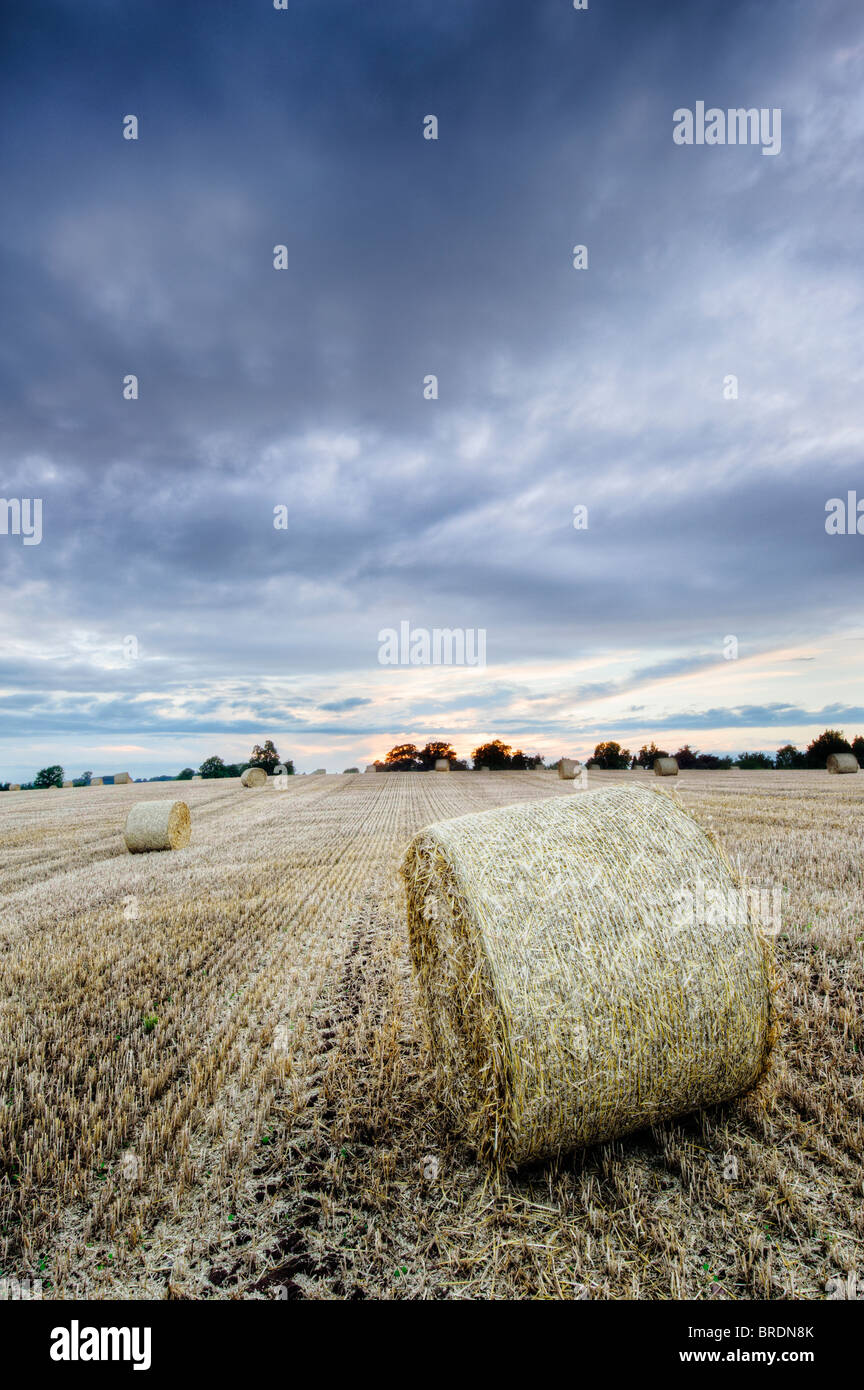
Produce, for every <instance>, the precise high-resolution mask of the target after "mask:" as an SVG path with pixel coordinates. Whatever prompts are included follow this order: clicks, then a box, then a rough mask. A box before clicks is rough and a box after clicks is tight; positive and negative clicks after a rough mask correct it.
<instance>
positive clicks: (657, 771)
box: [654, 758, 678, 777]
mask: <svg viewBox="0 0 864 1390" xmlns="http://www.w3.org/2000/svg"><path fill="white" fill-rule="evenodd" d="M654 776H655V777H677V776H678V760H677V758H655V759H654Z"/></svg>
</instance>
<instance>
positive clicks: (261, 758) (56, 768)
mask: <svg viewBox="0 0 864 1390" xmlns="http://www.w3.org/2000/svg"><path fill="white" fill-rule="evenodd" d="M247 767H261V768H263V769H264V771H265V772H266V773H267V775H268V776H269V777H272V776H273V773H274V772H275V770H276V768H277V767H283V768H284V769H285V771H286V773H287V774H288V776H289V777H293V775H294V764H293V762H292V761H291V759H290V758H288V759H284V760H283V759H282V758H280V756H279V753H278V751H277V749H276V745H275V744H274V742H273V740H272V739H270V738H268V739H266V740H265V741H264V743H263V744H260V743H256V744H255V747H254V748H253V749H252V753H251V756H250V757H249V759H248V761H247V762H245V763H226V762H225V761H224V759H223V758H220V757H219V755H218V754H217V753H213V754H211V755H210V757H209V758H205V759H204V761H203V763H202V764H201V766H200V767H199V768H198V773H199V775H200V776H201V777H206V778H211V777H242V775H243V773H244V772H245V771H246V769H247ZM349 770H351V771H354V772H356V771H357V769H356V768H353V769H349ZM194 776H195V769H194V768H193V767H184V768H183V769H182V771H181V772H177V773H173V772H166V773H162V774H161V775H160V776H159V777H136V779H135V780H136V782H189V781H191V780H192V778H193V777H194ZM64 780H65V773H64V771H63V768H62V767H61V765H60V764H59V763H53V764H52V765H51V766H50V767H43V768H40V770H39V771H38V772H37V773H36V776H35V777H34V778H33V781H32V782H22V783H21V790H22V792H28V791H40V790H42V789H43V788H45V787H62V786H63V782H64ZM92 780H93V773H92V772H90V771H87V772H82V774H81V776H80V777H75V778H74V779H73V781H72V785H73V787H89V786H90V784H91V782H92ZM8 790H9V783H8V782H0V791H3V792H8Z"/></svg>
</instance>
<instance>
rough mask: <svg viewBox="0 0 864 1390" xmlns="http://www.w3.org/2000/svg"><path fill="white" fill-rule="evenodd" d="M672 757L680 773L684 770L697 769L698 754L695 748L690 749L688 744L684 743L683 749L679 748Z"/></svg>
mask: <svg viewBox="0 0 864 1390" xmlns="http://www.w3.org/2000/svg"><path fill="white" fill-rule="evenodd" d="M672 757H673V758H674V759H675V761H676V763H677V764H678V766H679V767H680V769H681V771H682V772H683V771H684V770H685V769H686V768H693V767H698V765H699V761H698V760H699V754H698V753H697V752H696V749H695V748H691V747H690V744H689V743H685V744H684V747H683V748H679V749H678V752H677V753H673V754H672Z"/></svg>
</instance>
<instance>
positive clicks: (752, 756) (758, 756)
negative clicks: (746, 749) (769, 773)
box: [735, 753, 774, 772]
mask: <svg viewBox="0 0 864 1390" xmlns="http://www.w3.org/2000/svg"><path fill="white" fill-rule="evenodd" d="M735 765H736V766H737V767H741V768H744V769H745V770H747V771H751V772H752V771H754V770H756V769H758V768H763V767H766V768H767V767H773V766H774V759H773V758H772V757H771V754H770V753H739V755H738V757H737V758H736V759H735Z"/></svg>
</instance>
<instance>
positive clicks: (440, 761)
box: [435, 758, 450, 772]
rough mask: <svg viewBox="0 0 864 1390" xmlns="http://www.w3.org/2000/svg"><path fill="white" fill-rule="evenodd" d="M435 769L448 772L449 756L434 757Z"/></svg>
mask: <svg viewBox="0 0 864 1390" xmlns="http://www.w3.org/2000/svg"><path fill="white" fill-rule="evenodd" d="M435 771H436V772H449V771H450V759H449V758H436V759H435Z"/></svg>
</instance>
